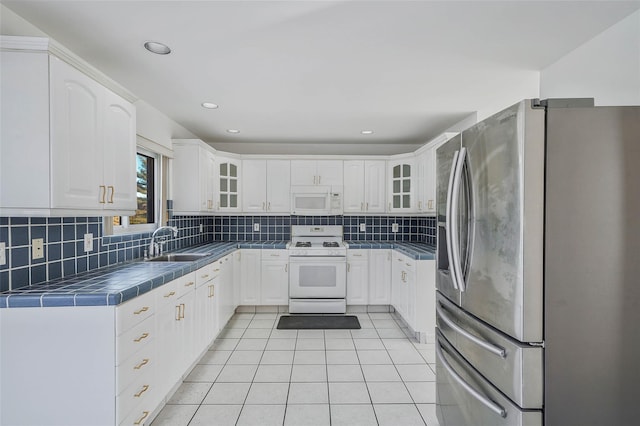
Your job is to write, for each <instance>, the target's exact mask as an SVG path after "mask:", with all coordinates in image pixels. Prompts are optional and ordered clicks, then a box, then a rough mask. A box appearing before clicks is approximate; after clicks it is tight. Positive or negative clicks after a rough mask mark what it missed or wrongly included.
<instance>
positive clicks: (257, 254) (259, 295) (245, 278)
mask: <svg viewBox="0 0 640 426" xmlns="http://www.w3.org/2000/svg"><path fill="white" fill-rule="evenodd" d="M241 256H242V260H241V265H242V272H241V279H240V283H241V284H240V304H241V305H256V306H257V305H287V304H288V303H289V252H288V250H275V249H265V250H256V249H245V250H241Z"/></svg>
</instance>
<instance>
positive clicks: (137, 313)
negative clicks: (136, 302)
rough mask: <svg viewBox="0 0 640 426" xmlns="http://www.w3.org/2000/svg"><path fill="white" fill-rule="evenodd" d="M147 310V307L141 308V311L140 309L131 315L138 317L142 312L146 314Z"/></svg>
mask: <svg viewBox="0 0 640 426" xmlns="http://www.w3.org/2000/svg"><path fill="white" fill-rule="evenodd" d="M148 310H149V307H148V306H145V307H144V308H142V309H140V310H137V311H135V312H134V313H133V315H140V314H141V313H143V312H147V311H148Z"/></svg>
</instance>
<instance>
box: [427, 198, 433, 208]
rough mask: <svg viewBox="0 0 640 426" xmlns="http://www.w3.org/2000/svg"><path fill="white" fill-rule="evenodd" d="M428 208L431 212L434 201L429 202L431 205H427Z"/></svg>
mask: <svg viewBox="0 0 640 426" xmlns="http://www.w3.org/2000/svg"><path fill="white" fill-rule="evenodd" d="M427 208H428V209H429V210H431V209H432V208H433V200H429V203H428V204H427Z"/></svg>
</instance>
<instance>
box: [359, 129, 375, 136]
mask: <svg viewBox="0 0 640 426" xmlns="http://www.w3.org/2000/svg"><path fill="white" fill-rule="evenodd" d="M360 133H362V134H363V135H372V134H373V130H363V131H361V132H360Z"/></svg>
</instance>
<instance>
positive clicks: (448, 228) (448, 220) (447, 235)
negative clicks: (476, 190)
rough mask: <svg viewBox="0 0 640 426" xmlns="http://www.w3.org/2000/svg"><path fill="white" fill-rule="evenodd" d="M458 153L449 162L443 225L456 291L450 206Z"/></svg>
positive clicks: (450, 270)
mask: <svg viewBox="0 0 640 426" xmlns="http://www.w3.org/2000/svg"><path fill="white" fill-rule="evenodd" d="M459 154H460V152H459V151H456V152H454V153H453V161H452V162H451V173H449V185H448V187H447V209H446V213H445V215H446V219H445V220H446V225H445V228H444V229H445V239H446V240H447V260H448V261H449V272H450V273H451V282H452V283H453V288H454V289H456V290H458V280H457V277H456V274H455V269H454V267H453V245H452V241H451V227H452V220H451V204H452V202H453V197H452V194H453V181H454V180H455V175H456V166H457V164H458V155H459Z"/></svg>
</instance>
